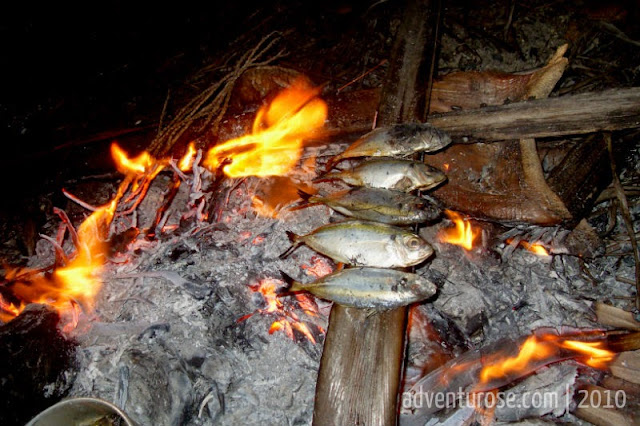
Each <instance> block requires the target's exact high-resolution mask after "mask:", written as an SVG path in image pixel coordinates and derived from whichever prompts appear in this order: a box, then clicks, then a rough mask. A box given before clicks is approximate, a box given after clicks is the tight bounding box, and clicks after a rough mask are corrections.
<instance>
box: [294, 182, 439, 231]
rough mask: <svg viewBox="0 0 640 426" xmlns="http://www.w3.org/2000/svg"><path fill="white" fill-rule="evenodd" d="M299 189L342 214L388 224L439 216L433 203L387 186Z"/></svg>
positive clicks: (431, 218)
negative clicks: (328, 190)
mask: <svg viewBox="0 0 640 426" xmlns="http://www.w3.org/2000/svg"><path fill="white" fill-rule="evenodd" d="M298 193H299V194H300V195H301V196H303V198H306V201H308V202H309V203H311V204H317V203H322V204H326V205H327V206H329V207H331V208H332V209H333V210H335V211H337V212H339V213H342V214H343V215H345V216H349V217H354V218H356V219H362V220H367V221H374V222H380V223H385V224H389V225H413V224H418V223H424V222H429V221H433V220H435V219H437V218H439V217H440V214H441V212H440V209H439V208H438V207H437V206H436V205H435V204H433V203H431V202H429V201H427V200H425V199H423V198H420V197H416V196H415V195H411V194H407V193H404V192H399V191H392V190H390V189H380V188H367V187H358V188H353V189H349V190H346V191H340V192H336V193H333V194H328V195H326V196H316V195H308V194H304V192H302V191H298Z"/></svg>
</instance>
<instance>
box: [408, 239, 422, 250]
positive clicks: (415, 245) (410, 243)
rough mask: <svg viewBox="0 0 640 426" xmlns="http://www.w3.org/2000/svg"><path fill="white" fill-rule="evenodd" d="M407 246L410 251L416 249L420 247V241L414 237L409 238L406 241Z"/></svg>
mask: <svg viewBox="0 0 640 426" xmlns="http://www.w3.org/2000/svg"><path fill="white" fill-rule="evenodd" d="M407 245H408V246H409V248H411V249H417V248H418V247H420V240H419V239H418V238H415V237H411V238H409V240H408V241H407Z"/></svg>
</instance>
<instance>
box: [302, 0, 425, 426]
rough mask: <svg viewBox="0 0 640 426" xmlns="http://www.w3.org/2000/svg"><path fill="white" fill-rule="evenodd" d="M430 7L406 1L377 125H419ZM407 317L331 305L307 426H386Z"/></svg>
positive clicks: (393, 415) (400, 312)
mask: <svg viewBox="0 0 640 426" xmlns="http://www.w3.org/2000/svg"><path fill="white" fill-rule="evenodd" d="M430 21H431V19H430V1H429V0H409V2H408V4H407V7H406V9H405V12H404V19H403V21H402V24H401V26H400V28H399V30H398V34H397V36H396V42H395V45H394V48H393V54H392V58H391V61H390V66H389V71H388V73H387V76H386V82H385V85H384V88H383V90H382V97H381V101H380V105H379V109H378V110H379V116H378V125H379V126H387V125H392V124H396V123H402V122H406V121H420V120H423V119H424V114H425V110H426V103H425V99H424V97H425V93H426V88H427V87H426V85H427V78H425V75H426V73H425V72H424V70H425V69H426V70H428V69H429V64H426V63H425V61H426V57H427V56H428V55H425V52H426V50H427V46H428V42H429V38H430V34H429V33H430V28H429V27H430ZM406 317H407V309H406V308H404V307H403V308H399V309H394V310H390V311H384V312H375V313H372V312H370V311H368V310H363V309H356V308H347V307H344V306H340V305H335V304H334V306H333V308H332V311H331V316H330V318H329V328H328V330H327V337H326V340H325V344H324V352H323V354H322V361H321V363H320V371H319V373H318V382H317V385H316V399H315V407H314V413H313V424H314V425H367V426H371V425H393V424H396V422H397V398H398V391H399V388H400V378H401V374H402V362H403V358H404V339H405V334H406V333H405V329H406Z"/></svg>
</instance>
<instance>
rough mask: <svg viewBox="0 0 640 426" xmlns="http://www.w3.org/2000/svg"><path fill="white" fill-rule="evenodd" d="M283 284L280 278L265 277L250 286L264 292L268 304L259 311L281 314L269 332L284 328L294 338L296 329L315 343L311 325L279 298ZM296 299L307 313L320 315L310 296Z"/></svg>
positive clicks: (244, 317)
mask: <svg viewBox="0 0 640 426" xmlns="http://www.w3.org/2000/svg"><path fill="white" fill-rule="evenodd" d="M282 285H284V283H283V282H282V281H280V280H275V279H272V278H265V279H263V280H260V282H259V283H258V284H256V285H254V286H251V287H250V288H251V290H252V291H255V292H259V293H260V294H262V297H263V298H264V300H265V302H266V304H267V307H266V308H264V309H259V310H258V311H257V312H261V313H270V314H275V315H277V316H279V318H278V319H276V320H275V321H274V322H273V323H272V324H271V327H269V334H273V333H275V332H276V331H280V330H284V332H285V334H286V335H287V337H289V338H291V339H294V338H295V335H294V333H293V330H294V329H295V330H297V331H298V332H300V333H301V334H302V335H303V336H305V337H306V338H307V339H308V340H309V341H310V342H311V343H313V344H315V343H316V339H315V337H314V336H313V333H312V332H311V330H310V329H309V327H308V326H307V325H306V324H305V323H303V322H302V321H300V319H299V318H298V316H297V315H296V314H295V313H294V312H293V311H292V309H291V307H289V306H287V307H285V305H284V304H283V303H282V301H281V300H280V299H279V298H278V296H277V293H278V291H277V290H278V288H279V287H281V286H282ZM295 299H296V300H297V302H298V305H299V307H300V308H301V309H302V310H303V312H304V313H305V314H307V315H309V316H311V317H315V316H317V315H318V309H317V306H316V304H315V302H314V301H313V300H311V299H310V298H309V297H308V296H306V295H296V298H295ZM254 313H255V312H254ZM252 315H253V314H249V315H245V316H243V317H242V318H240V319H239V320H238V321H244V320H246V319H248V318H249V317H251V316H252ZM317 329H318V331H319V332H321V333H324V330H323V329H322V328H321V327H317Z"/></svg>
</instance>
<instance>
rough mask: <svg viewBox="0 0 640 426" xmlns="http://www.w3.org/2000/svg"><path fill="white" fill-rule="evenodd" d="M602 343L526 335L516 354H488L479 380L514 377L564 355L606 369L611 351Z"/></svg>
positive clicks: (553, 336)
mask: <svg viewBox="0 0 640 426" xmlns="http://www.w3.org/2000/svg"><path fill="white" fill-rule="evenodd" d="M572 337H575V335H574V336H572ZM605 344H606V343H605V341H603V340H592V341H582V340H573V339H567V338H566V337H563V336H559V335H556V334H553V333H548V334H542V335H534V336H530V337H529V338H527V339H526V341H525V342H524V343H523V344H522V346H521V347H520V350H519V352H518V354H517V355H516V356H513V357H504V356H501V355H500V354H499V353H496V354H492V355H489V356H488V357H487V360H486V361H487V365H486V366H485V367H483V368H482V370H481V372H480V377H479V378H480V383H481V384H488V383H491V382H492V381H494V380H496V381H499V380H500V379H505V378H511V379H515V378H517V377H520V376H523V375H525V374H528V373H529V372H531V371H533V370H534V369H536V368H538V367H539V366H541V365H544V364H548V363H550V362H556V361H558V360H562V359H567V358H574V359H576V360H578V361H580V362H582V363H584V364H587V365H589V366H591V367H594V368H606V367H607V364H608V363H609V362H610V361H612V360H613V359H614V358H615V353H613V352H611V351H609V350H607V349H606V348H605Z"/></svg>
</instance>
